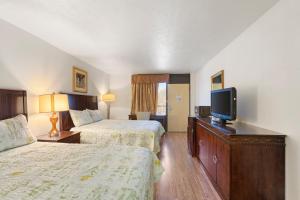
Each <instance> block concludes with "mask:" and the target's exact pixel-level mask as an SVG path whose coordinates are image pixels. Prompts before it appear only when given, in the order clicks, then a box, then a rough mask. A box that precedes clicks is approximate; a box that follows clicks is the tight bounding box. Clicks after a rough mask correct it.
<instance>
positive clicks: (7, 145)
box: [0, 115, 36, 151]
mask: <svg viewBox="0 0 300 200" xmlns="http://www.w3.org/2000/svg"><path fill="white" fill-rule="evenodd" d="M33 142H36V137H35V136H34V135H32V133H31V131H30V129H29V128H28V123H27V120H26V117H25V116H24V115H18V116H16V117H14V118H10V119H6V120H2V121H0V151H4V150H6V149H11V148H15V147H19V146H23V145H26V144H31V143H33Z"/></svg>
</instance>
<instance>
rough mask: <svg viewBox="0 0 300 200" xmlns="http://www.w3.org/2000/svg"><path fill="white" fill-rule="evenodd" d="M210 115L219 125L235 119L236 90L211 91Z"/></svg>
mask: <svg viewBox="0 0 300 200" xmlns="http://www.w3.org/2000/svg"><path fill="white" fill-rule="evenodd" d="M211 115H212V116H214V117H216V118H219V119H220V122H221V123H226V120H235V119H236V89H235V88H234V87H232V88H226V89H221V90H214V91H211Z"/></svg>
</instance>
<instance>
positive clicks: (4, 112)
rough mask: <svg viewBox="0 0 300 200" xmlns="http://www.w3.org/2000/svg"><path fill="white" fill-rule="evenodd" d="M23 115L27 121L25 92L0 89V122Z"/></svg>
mask: <svg viewBox="0 0 300 200" xmlns="http://www.w3.org/2000/svg"><path fill="white" fill-rule="evenodd" d="M19 114H23V115H25V116H26V118H27V119H28V113H27V92H26V91H25V90H7V89H0V120H4V119H8V118H12V117H15V116H17V115H19Z"/></svg>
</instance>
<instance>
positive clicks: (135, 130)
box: [71, 120, 165, 153]
mask: <svg viewBox="0 0 300 200" xmlns="http://www.w3.org/2000/svg"><path fill="white" fill-rule="evenodd" d="M71 131H80V132H81V134H80V142H81V143H86V144H102V145H111V144H122V145H130V146H139V147H145V148H148V149H150V150H151V151H153V152H154V153H158V152H159V151H160V144H159V143H160V138H161V136H162V135H163V133H164V132H165V130H164V128H163V127H162V125H161V124H160V123H159V122H158V121H149V120H102V121H99V122H95V123H91V124H87V125H84V126H80V127H74V128H72V129H71Z"/></svg>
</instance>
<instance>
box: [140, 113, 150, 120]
mask: <svg viewBox="0 0 300 200" xmlns="http://www.w3.org/2000/svg"><path fill="white" fill-rule="evenodd" d="M150 115H151V113H150V112H137V113H136V119H137V120H150Z"/></svg>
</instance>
